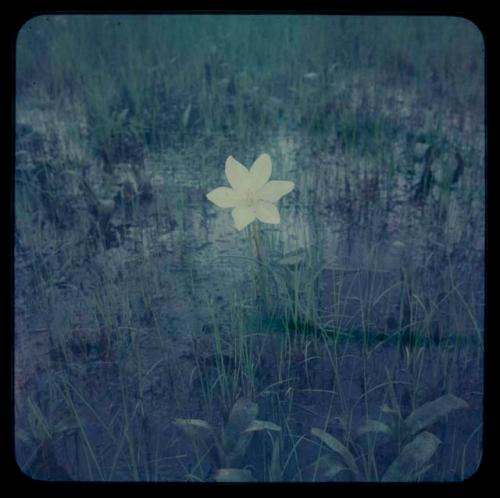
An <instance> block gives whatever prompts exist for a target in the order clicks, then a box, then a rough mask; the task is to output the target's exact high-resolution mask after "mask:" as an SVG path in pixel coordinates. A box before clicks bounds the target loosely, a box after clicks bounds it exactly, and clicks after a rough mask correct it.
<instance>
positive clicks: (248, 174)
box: [207, 154, 295, 230]
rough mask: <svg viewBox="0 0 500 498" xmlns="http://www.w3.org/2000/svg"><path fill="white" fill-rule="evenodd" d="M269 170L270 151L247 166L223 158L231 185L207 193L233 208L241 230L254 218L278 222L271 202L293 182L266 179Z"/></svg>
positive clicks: (237, 226)
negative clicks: (249, 166) (248, 167)
mask: <svg viewBox="0 0 500 498" xmlns="http://www.w3.org/2000/svg"><path fill="white" fill-rule="evenodd" d="M271 170H272V166H271V157H270V156H269V154H261V155H260V156H259V157H258V158H257V159H256V161H255V162H254V163H253V165H252V167H251V168H250V169H247V168H245V166H243V164H241V163H239V162H238V161H237V160H236V159H235V158H234V157H233V156H229V157H228V158H227V159H226V177H227V180H228V182H229V184H230V185H231V187H232V188H229V187H219V188H216V189H215V190H212V191H211V192H209V193H208V194H207V198H208V200H209V201H212V202H213V203H214V204H215V205H216V206H219V207H221V208H233V211H232V215H233V220H234V226H235V228H236V229H237V230H243V228H245V227H246V226H247V225H248V224H249V223H252V221H254V220H255V219H258V220H260V221H262V222H264V223H273V224H277V223H279V222H280V213H279V211H278V208H277V207H276V205H275V204H274V203H276V202H278V201H279V200H280V199H281V198H282V197H283V196H284V195H286V194H288V193H289V192H291V191H292V190H293V188H294V186H295V184H294V183H293V182H288V181H278V180H272V181H269V178H270V177H271Z"/></svg>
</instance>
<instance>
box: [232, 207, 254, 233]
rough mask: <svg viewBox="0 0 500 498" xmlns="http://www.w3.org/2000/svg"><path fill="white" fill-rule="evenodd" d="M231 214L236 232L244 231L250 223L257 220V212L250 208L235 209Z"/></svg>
mask: <svg viewBox="0 0 500 498" xmlns="http://www.w3.org/2000/svg"><path fill="white" fill-rule="evenodd" d="M231 214H232V215H233V220H234V226H235V228H236V230H243V229H244V228H245V227H246V226H247V225H248V224H249V223H252V221H253V220H255V210H254V209H252V208H249V207H244V206H238V207H235V208H234V209H233V211H232V213H231Z"/></svg>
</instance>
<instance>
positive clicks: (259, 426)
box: [243, 420, 281, 432]
mask: <svg viewBox="0 0 500 498" xmlns="http://www.w3.org/2000/svg"><path fill="white" fill-rule="evenodd" d="M265 430H268V431H281V427H280V426H279V425H276V424H274V423H273V422H268V421H267V420H252V421H251V422H250V425H249V426H248V427H247V428H246V429H245V430H244V431H243V432H254V431H265Z"/></svg>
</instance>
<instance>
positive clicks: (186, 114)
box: [182, 103, 191, 128]
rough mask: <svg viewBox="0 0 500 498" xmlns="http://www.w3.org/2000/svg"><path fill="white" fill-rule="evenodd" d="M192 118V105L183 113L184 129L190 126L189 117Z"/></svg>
mask: <svg viewBox="0 0 500 498" xmlns="http://www.w3.org/2000/svg"><path fill="white" fill-rule="evenodd" d="M190 116H191V103H189V104H188V105H187V106H186V109H185V110H184V112H183V113H182V126H183V127H184V128H186V127H187V125H188V124H189V117H190Z"/></svg>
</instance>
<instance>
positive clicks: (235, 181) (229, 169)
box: [226, 156, 251, 191]
mask: <svg viewBox="0 0 500 498" xmlns="http://www.w3.org/2000/svg"><path fill="white" fill-rule="evenodd" d="M226 177H227V181H228V182H229V184H230V185H231V187H233V188H234V189H235V190H238V191H245V190H247V189H248V187H249V186H250V184H251V177H250V172H249V171H248V169H246V168H245V166H243V164H241V163H240V162H238V161H237V160H236V159H235V158H234V157H233V156H229V157H228V158H227V159H226Z"/></svg>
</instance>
